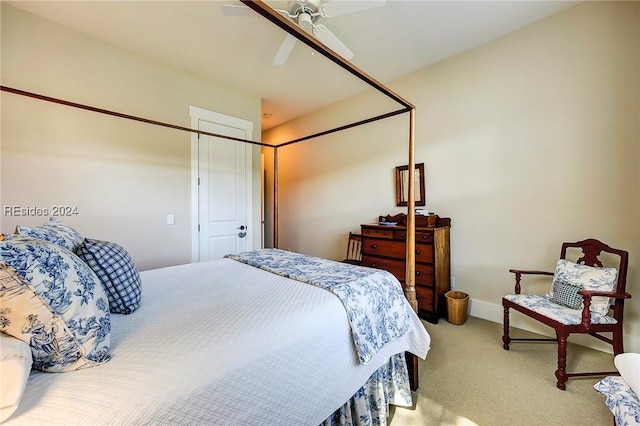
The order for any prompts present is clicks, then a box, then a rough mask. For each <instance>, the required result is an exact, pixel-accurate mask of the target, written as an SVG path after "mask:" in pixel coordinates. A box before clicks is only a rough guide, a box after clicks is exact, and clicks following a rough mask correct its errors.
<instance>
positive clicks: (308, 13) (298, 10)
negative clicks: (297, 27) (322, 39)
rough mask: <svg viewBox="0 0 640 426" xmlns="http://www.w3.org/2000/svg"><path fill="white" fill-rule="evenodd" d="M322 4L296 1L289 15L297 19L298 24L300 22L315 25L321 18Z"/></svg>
mask: <svg viewBox="0 0 640 426" xmlns="http://www.w3.org/2000/svg"><path fill="white" fill-rule="evenodd" d="M322 3H323V2H322V0H297V1H296V2H295V4H294V5H293V6H291V10H289V14H290V15H292V16H295V17H296V18H297V20H298V24H301V23H302V21H304V22H311V23H315V22H316V21H317V20H318V18H320V17H321V16H322V11H321V10H320V8H321V6H322Z"/></svg>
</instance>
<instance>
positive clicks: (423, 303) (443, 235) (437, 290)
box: [360, 215, 451, 323]
mask: <svg viewBox="0 0 640 426" xmlns="http://www.w3.org/2000/svg"><path fill="white" fill-rule="evenodd" d="M401 216H404V215H398V216H393V217H392V219H398V224H397V225H380V224H377V223H376V224H363V225H360V228H361V231H362V266H368V267H372V268H379V269H385V270H387V271H389V272H391V273H392V274H393V275H395V276H396V278H398V280H399V281H400V282H401V283H402V287H403V289H404V283H405V274H406V265H405V259H406V238H407V228H406V220H404V221H403V220H402V219H403V218H402V217H401ZM424 219H426V217H420V216H416V269H415V270H416V276H415V286H416V297H417V299H418V315H419V316H420V317H421V318H423V319H425V320H427V321H429V322H432V323H437V322H438V318H440V317H441V316H446V301H445V297H444V294H445V293H446V292H447V291H449V289H450V283H451V264H450V257H449V253H450V248H449V231H450V229H451V219H449V218H438V219H437V222H436V223H435V225H434V226H431V227H428V226H427V224H426V221H424Z"/></svg>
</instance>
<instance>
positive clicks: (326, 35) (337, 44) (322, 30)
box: [314, 25, 353, 61]
mask: <svg viewBox="0 0 640 426" xmlns="http://www.w3.org/2000/svg"><path fill="white" fill-rule="evenodd" d="M314 35H315V36H316V38H317V39H318V40H320V42H321V43H322V44H324V45H325V46H327V47H328V48H329V49H331V50H333V51H334V52H336V53H337V54H338V55H340V56H342V57H343V58H345V59H346V60H347V61H348V60H350V59H351V58H353V52H352V51H351V50H350V49H349V48H348V47H347V46H345V44H344V43H343V42H341V41H340V39H339V38H338V37H336V35H335V34H334V33H332V32H331V31H329V29H328V28H327V27H325V26H324V25H316V28H315V31H314Z"/></svg>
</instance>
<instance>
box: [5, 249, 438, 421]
mask: <svg viewBox="0 0 640 426" xmlns="http://www.w3.org/2000/svg"><path fill="white" fill-rule="evenodd" d="M141 277H142V303H141V306H140V308H139V309H138V310H137V311H135V312H134V313H132V314H130V315H118V314H112V316H111V318H112V335H111V342H112V349H111V353H112V356H113V358H112V359H111V361H109V362H108V363H106V364H104V365H100V366H97V367H92V368H87V369H84V370H79V371H73V372H67V373H42V372H32V373H31V376H30V378H29V381H28V383H27V388H26V390H25V393H24V396H23V399H22V401H21V403H20V405H19V407H18V409H17V410H16V411H15V412H14V413H13V415H12V416H11V417H10V418H9V419H8V420H7V421H6V422H5V423H3V425H4V424H6V425H38V424H43V425H44V424H46V425H62V424H64V425H89V424H90V425H123V424H127V425H138V424H154V425H158V424H183V425H190V424H198V425H201V424H216V425H265V424H271V425H273V424H296V425H317V424H319V423H321V422H322V421H323V420H324V419H325V418H327V417H328V416H329V415H330V414H331V413H332V412H333V411H335V410H336V409H337V408H338V407H340V406H341V405H342V404H344V403H345V401H347V400H348V399H349V398H350V397H351V396H352V395H353V394H354V392H356V390H358V389H359V388H360V387H361V386H362V384H363V383H365V382H366V381H367V379H368V378H369V377H370V376H371V374H372V373H373V372H374V371H376V369H377V368H378V367H379V366H381V365H383V364H384V363H385V362H386V361H387V360H388V359H389V357H390V356H391V355H393V354H396V353H401V352H403V351H410V352H412V353H414V354H416V355H418V356H419V357H422V358H424V357H425V356H426V354H427V351H428V349H429V345H430V339H429V336H428V334H427V332H426V330H425V329H424V326H423V325H422V324H421V323H420V320H419V319H418V318H417V316H416V315H415V314H414V313H413V312H412V311H411V315H410V323H411V328H410V331H409V332H408V333H406V334H404V335H403V336H402V337H400V338H398V339H396V340H394V341H392V342H390V343H388V344H386V345H385V346H384V347H382V348H381V349H380V350H378V352H377V353H376V354H375V356H374V357H373V359H372V360H371V361H370V362H368V363H367V364H366V365H365V364H363V363H361V362H359V360H358V354H357V352H356V350H355V347H354V343H353V337H352V334H351V330H350V327H349V322H348V319H347V315H346V313H345V309H344V307H343V306H342V303H341V302H340V301H339V299H338V298H337V297H336V296H334V295H333V294H331V293H330V292H328V291H326V290H323V289H321V288H318V287H315V286H312V285H308V284H305V283H302V282H299V281H295V280H291V279H289V278H286V277H283V276H280V275H276V274H272V273H270V272H267V271H264V270H261V269H258V268H254V267H252V266H249V265H246V264H243V263H240V262H236V261H234V260H231V259H220V260H214V261H209V262H201V263H193V264H188V265H179V266H173V267H169V268H161V269H156V270H151V271H145V272H142V273H141ZM407 305H408V304H407ZM409 310H410V309H409Z"/></svg>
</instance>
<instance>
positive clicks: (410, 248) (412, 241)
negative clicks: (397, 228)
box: [405, 108, 418, 313]
mask: <svg viewBox="0 0 640 426" xmlns="http://www.w3.org/2000/svg"><path fill="white" fill-rule="evenodd" d="M415 111H416V110H415V108H411V110H410V111H409V188H408V189H409V194H408V198H407V263H406V265H407V266H406V268H407V274H406V279H405V294H406V297H407V300H408V301H409V304H410V305H411V308H412V309H413V310H414V311H415V312H416V313H418V300H417V299H416V287H415V275H416V274H415V272H416V220H415V219H416V216H415V215H416V211H415V205H416V199H415V198H416V197H415V195H416V194H415V188H414V187H415V178H414V176H415V167H416V164H415V155H414V154H415V127H416V126H415V121H416V114H415Z"/></svg>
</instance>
